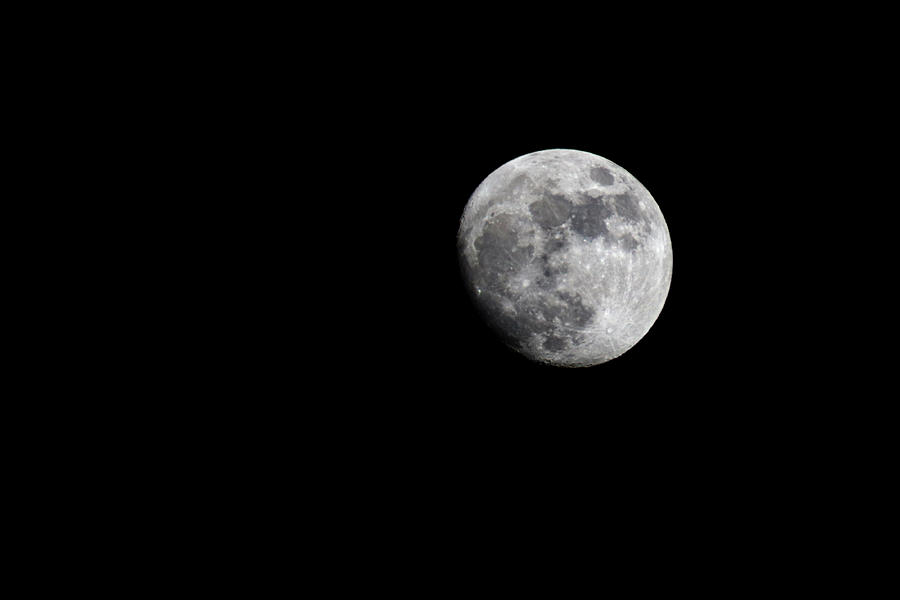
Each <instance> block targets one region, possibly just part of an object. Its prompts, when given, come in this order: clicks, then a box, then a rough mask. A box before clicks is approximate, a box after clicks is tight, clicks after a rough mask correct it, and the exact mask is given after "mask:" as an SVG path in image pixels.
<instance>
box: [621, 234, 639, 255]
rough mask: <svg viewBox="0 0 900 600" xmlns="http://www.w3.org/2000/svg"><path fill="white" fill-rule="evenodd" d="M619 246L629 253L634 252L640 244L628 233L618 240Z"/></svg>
mask: <svg viewBox="0 0 900 600" xmlns="http://www.w3.org/2000/svg"><path fill="white" fill-rule="evenodd" d="M619 245H620V246H622V247H623V248H625V249H626V250H628V251H629V252H634V251H635V250H637V249H638V248H640V247H641V243H640V242H639V241H638V240H637V239H635V237H634V236H633V235H631V234H630V233H626V234H625V235H624V236H622V238H621V239H619Z"/></svg>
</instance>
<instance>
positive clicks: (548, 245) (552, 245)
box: [544, 236, 566, 254]
mask: <svg viewBox="0 0 900 600" xmlns="http://www.w3.org/2000/svg"><path fill="white" fill-rule="evenodd" d="M565 247H566V240H564V239H563V238H562V237H555V236H554V237H552V238H550V239H549V240H547V241H546V242H544V249H545V250H546V251H547V253H548V254H553V253H554V252H560V251H562V249H563V248H565Z"/></svg>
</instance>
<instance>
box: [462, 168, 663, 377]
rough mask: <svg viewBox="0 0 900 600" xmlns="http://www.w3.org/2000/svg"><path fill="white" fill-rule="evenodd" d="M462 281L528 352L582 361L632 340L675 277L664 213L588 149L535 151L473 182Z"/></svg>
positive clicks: (617, 351)
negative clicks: (584, 150) (473, 187)
mask: <svg viewBox="0 0 900 600" xmlns="http://www.w3.org/2000/svg"><path fill="white" fill-rule="evenodd" d="M457 241H458V246H459V254H460V262H461V266H462V271H463V276H464V279H465V282H466V285H467V286H468V288H469V291H470V293H471V294H472V297H473V298H474V300H475V303H476V305H477V306H478V308H479V310H480V311H481V312H482V314H483V315H484V316H485V319H486V320H487V321H488V323H489V324H490V325H491V326H492V327H493V328H494V329H495V330H496V331H497V332H498V333H499V334H500V336H501V337H502V338H503V340H504V341H505V342H506V343H507V344H508V345H509V346H511V347H512V348H513V349H515V350H517V351H519V352H521V353H522V354H524V355H525V356H527V357H528V358H531V359H533V360H537V361H541V362H544V363H549V364H552V365H559V366H566V367H585V366H591V365H596V364H600V363H603V362H606V361H608V360H611V359H613V358H615V357H617V356H619V355H621V354H622V353H624V352H625V351H626V350H628V349H629V348H631V347H632V346H634V344H636V343H637V342H638V341H639V340H640V339H641V338H642V337H643V336H644V335H645V334H646V333H647V331H649V329H650V327H651V326H652V325H653V323H654V322H655V321H656V318H657V317H658V316H659V313H660V311H662V307H663V303H664V302H665V300H666V295H667V294H668V291H669V283H670V281H671V278H672V243H671V240H670V239H669V230H668V227H667V226H666V222H665V219H663V215H662V212H661V211H660V210H659V206H657V204H656V202H655V201H654V200H653V198H652V197H651V196H650V193H649V192H648V191H647V190H646V189H645V188H644V186H643V185H641V184H640V182H638V181H637V179H635V178H634V177H633V176H632V175H631V174H630V173H628V172H627V171H626V170H625V169H623V168H622V167H620V166H618V165H617V164H615V163H613V162H611V161H609V160H607V159H605V158H603V157H601V156H597V155H595V154H590V153H588V152H581V151H578V150H542V151H540V152H533V153H531V154H526V155H524V156H520V157H519V158H516V159H514V160H512V161H510V162H508V163H506V164H505V165H503V166H502V167H500V168H499V169H497V170H496V171H494V172H493V173H491V174H490V175H489V176H488V177H487V178H486V179H485V180H484V181H483V182H482V183H481V185H479V186H478V188H477V189H476V190H475V192H474V193H473V194H472V197H471V198H470V199H469V202H468V204H467V205H466V208H465V211H464V213H463V217H462V222H461V224H460V229H459V234H458V240H457Z"/></svg>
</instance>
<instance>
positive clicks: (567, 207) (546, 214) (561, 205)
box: [528, 193, 572, 229]
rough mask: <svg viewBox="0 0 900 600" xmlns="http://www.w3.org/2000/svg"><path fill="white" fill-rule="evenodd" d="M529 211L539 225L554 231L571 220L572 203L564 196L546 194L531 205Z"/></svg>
mask: <svg viewBox="0 0 900 600" xmlns="http://www.w3.org/2000/svg"><path fill="white" fill-rule="evenodd" d="M528 210H529V212H530V213H531V216H532V217H533V218H534V220H535V222H536V223H537V224H538V225H540V226H541V227H543V228H544V229H552V228H554V227H559V226H560V225H562V224H563V223H565V222H566V221H568V220H569V213H570V212H571V211H572V203H571V202H569V201H568V200H566V197H565V196H563V195H562V194H551V193H545V194H544V197H543V198H541V199H540V200H537V201H535V202H532V203H531V204H529V205H528Z"/></svg>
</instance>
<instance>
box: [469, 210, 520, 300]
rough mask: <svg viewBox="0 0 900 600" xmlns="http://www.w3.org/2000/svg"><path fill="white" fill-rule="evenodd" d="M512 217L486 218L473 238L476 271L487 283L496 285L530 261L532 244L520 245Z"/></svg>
mask: <svg viewBox="0 0 900 600" xmlns="http://www.w3.org/2000/svg"><path fill="white" fill-rule="evenodd" d="M518 241H519V237H518V233H517V232H516V229H515V226H514V223H513V218H512V217H511V216H510V215H500V216H498V217H497V218H496V219H494V220H492V221H489V222H488V223H487V224H486V225H485V226H484V229H483V230H482V233H481V237H479V238H478V239H477V240H475V250H476V251H477V253H478V265H479V272H480V273H481V274H483V275H484V277H485V280H486V281H487V283H489V284H490V285H497V284H498V283H500V282H501V281H502V280H503V279H505V278H506V277H508V276H509V275H510V274H512V273H515V272H516V271H519V270H520V269H522V268H523V267H524V266H525V265H527V264H528V263H530V262H531V259H532V257H533V256H534V246H531V245H528V246H520V245H519V244H518Z"/></svg>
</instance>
